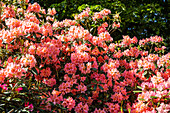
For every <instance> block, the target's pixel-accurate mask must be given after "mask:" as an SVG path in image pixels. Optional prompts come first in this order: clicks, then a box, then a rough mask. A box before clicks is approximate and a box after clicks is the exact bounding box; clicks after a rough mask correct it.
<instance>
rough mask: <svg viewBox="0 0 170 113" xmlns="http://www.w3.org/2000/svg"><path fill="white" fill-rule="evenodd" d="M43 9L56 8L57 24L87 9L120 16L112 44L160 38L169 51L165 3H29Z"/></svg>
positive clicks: (115, 0) (77, 0) (150, 0)
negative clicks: (104, 9) (118, 26)
mask: <svg viewBox="0 0 170 113" xmlns="http://www.w3.org/2000/svg"><path fill="white" fill-rule="evenodd" d="M31 2H32V3H33V2H38V3H39V4H40V5H41V6H43V7H44V8H45V9H48V8H50V7H51V8H55V9H56V11H57V16H58V19H59V20H63V19H66V18H68V19H73V18H74V15H73V14H76V13H79V12H81V11H82V10H83V9H84V8H85V7H87V6H89V7H90V8H91V9H93V10H94V11H100V10H102V9H103V8H107V9H110V10H111V11H112V13H113V14H114V13H120V17H121V30H117V31H116V32H115V33H114V34H113V36H112V37H113V38H114V40H119V39H121V38H122V35H129V36H130V37H133V36H136V37H137V38H138V39H142V38H149V37H150V36H155V35H159V36H161V37H163V38H164V39H165V42H166V47H168V50H170V33H169V28H170V19H169V17H170V12H168V11H170V7H168V6H170V2H169V1H168V0H32V1H31Z"/></svg>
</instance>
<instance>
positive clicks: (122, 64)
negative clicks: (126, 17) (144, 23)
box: [0, 0, 170, 113]
mask: <svg viewBox="0 0 170 113" xmlns="http://www.w3.org/2000/svg"><path fill="white" fill-rule="evenodd" d="M0 14H1V15H0V24H1V31H0V43H1V44H0V47H1V48H0V52H1V63H0V66H1V69H0V111H2V112H77V113H82V112H83V113H84V112H85V113H88V112H94V113H100V112H101V113H102V112H111V113H118V112H122V113H123V112H131V113H133V112H134V113H137V112H153V113H156V112H160V113H161V112H164V113H168V111H170V108H169V98H170V91H169V89H170V79H169V75H170V74H169V73H170V68H169V67H170V53H168V51H166V47H165V46H164V42H163V38H161V37H160V36H152V37H150V38H146V39H141V40H138V39H137V38H136V37H133V38H130V37H129V36H123V39H122V40H119V41H114V37H111V36H110V35H111V34H112V33H114V31H115V30H116V29H119V27H120V24H121V22H120V18H119V14H111V11H110V10H108V9H104V10H102V11H100V12H92V11H91V10H90V9H89V8H86V9H84V10H83V12H82V13H80V14H79V15H76V16H75V20H69V19H65V20H63V21H57V18H56V16H55V15H56V11H55V9H49V10H48V11H47V12H46V11H45V10H44V9H42V8H41V7H40V5H39V4H37V3H34V4H30V3H29V4H28V0H26V1H19V0H18V1H17V2H11V3H10V2H9V1H7V2H5V1H3V2H1V10H0Z"/></svg>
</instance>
